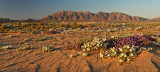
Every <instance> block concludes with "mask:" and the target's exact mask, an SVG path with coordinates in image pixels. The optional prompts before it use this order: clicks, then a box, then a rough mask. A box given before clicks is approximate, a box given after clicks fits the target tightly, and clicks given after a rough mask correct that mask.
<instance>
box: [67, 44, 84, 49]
mask: <svg viewBox="0 0 160 72" xmlns="http://www.w3.org/2000/svg"><path fill="white" fill-rule="evenodd" d="M64 49H65V50H72V49H74V50H80V49H81V48H80V46H79V45H76V44H72V45H69V46H67V47H65V48H64Z"/></svg>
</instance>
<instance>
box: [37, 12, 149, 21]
mask: <svg viewBox="0 0 160 72" xmlns="http://www.w3.org/2000/svg"><path fill="white" fill-rule="evenodd" d="M40 20H42V21H108V22H128V21H147V20H148V19H147V18H143V17H139V16H131V15H129V14H124V13H121V12H111V13H105V12H102V11H99V12H98V13H91V12H89V11H86V12H73V11H61V12H55V13H52V14H51V15H48V16H46V17H44V18H42V19H40Z"/></svg>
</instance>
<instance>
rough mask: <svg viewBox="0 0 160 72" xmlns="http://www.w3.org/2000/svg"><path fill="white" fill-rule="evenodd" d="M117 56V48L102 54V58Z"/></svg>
mask: <svg viewBox="0 0 160 72" xmlns="http://www.w3.org/2000/svg"><path fill="white" fill-rule="evenodd" d="M116 55H117V51H116V49H115V47H113V48H110V50H108V51H107V50H106V51H104V52H101V53H100V58H110V57H115V56H116Z"/></svg>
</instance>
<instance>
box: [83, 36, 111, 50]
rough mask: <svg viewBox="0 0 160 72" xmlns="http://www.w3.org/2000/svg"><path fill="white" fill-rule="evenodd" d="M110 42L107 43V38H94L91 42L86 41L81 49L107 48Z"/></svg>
mask: <svg viewBox="0 0 160 72" xmlns="http://www.w3.org/2000/svg"><path fill="white" fill-rule="evenodd" d="M108 44H109V43H106V38H94V39H93V40H92V41H91V42H87V43H84V44H83V45H82V46H81V49H83V51H85V52H89V51H93V50H99V49H101V48H104V49H106V48H107V45H108Z"/></svg>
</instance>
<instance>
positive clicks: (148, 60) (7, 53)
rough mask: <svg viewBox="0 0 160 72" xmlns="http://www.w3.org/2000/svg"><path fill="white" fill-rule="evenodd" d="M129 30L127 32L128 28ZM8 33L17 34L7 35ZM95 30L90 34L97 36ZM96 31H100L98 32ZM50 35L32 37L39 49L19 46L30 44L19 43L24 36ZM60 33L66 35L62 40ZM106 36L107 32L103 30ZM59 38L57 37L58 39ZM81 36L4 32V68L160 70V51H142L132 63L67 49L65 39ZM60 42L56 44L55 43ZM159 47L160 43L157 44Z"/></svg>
mask: <svg viewBox="0 0 160 72" xmlns="http://www.w3.org/2000/svg"><path fill="white" fill-rule="evenodd" d="M124 33H125V32H124ZM7 35H14V36H16V37H14V38H9V39H6V36H7ZM93 35H94V34H89V35H88V37H89V36H93ZM95 35H96V34H95ZM42 36H48V37H50V38H48V39H47V40H45V41H38V42H34V41H29V45H31V46H35V47H36V48H35V49H31V50H25V51H17V50H16V48H19V47H20V46H25V45H26V44H18V43H19V42H20V41H22V40H23V39H24V38H33V39H34V38H39V37H42ZM60 36H65V38H64V39H63V40H62V39H60ZM101 36H102V37H105V33H104V35H103V33H102V34H101ZM55 38H56V40H55ZM66 40H68V41H70V42H71V43H73V42H74V40H75V41H76V40H78V34H76V36H71V35H63V34H61V35H60V34H27V33H22V34H19V33H5V34H0V71H3V72H11V71H14V72H20V71H25V72H77V71H78V72H159V71H160V51H159V50H157V51H154V52H153V53H147V52H144V51H143V52H142V53H141V54H140V55H138V57H137V58H136V59H134V60H133V61H132V62H131V63H130V64H128V63H123V64H122V65H119V62H118V59H117V58H108V59H101V58H100V57H99V53H96V52H94V53H90V55H89V56H88V57H83V56H82V55H81V53H82V52H81V51H75V50H63V49H62V48H63V47H65V46H64V44H63V42H64V41H66ZM55 43H56V45H55ZM8 44H11V45H13V49H9V50H4V49H2V46H4V45H8ZM44 45H48V46H54V48H55V49H56V50H55V51H51V52H42V51H41V50H39V49H40V48H41V47H42V46H44ZM153 48H159V47H153ZM70 54H77V56H76V58H72V59H71V58H70Z"/></svg>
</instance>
